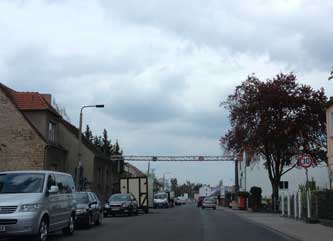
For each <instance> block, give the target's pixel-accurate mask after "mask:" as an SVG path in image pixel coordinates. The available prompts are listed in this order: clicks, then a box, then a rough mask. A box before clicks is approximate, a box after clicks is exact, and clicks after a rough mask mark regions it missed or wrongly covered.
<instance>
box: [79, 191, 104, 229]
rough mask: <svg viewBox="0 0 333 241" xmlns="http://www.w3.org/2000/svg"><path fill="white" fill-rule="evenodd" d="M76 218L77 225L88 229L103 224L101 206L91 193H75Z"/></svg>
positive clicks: (95, 196)
mask: <svg viewBox="0 0 333 241" xmlns="http://www.w3.org/2000/svg"><path fill="white" fill-rule="evenodd" d="M75 199H76V217H77V224H79V225H84V226H86V227H89V226H91V225H94V224H95V225H99V224H101V223H102V222H103V205H102V203H101V201H100V200H99V198H98V197H97V195H96V194H95V193H93V192H77V193H75Z"/></svg>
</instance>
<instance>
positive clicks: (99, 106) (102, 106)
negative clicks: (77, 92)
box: [96, 105, 104, 108]
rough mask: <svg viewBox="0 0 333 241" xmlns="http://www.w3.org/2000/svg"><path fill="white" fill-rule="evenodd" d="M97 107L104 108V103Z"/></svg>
mask: <svg viewBox="0 0 333 241" xmlns="http://www.w3.org/2000/svg"><path fill="white" fill-rule="evenodd" d="M96 108H104V105H96Z"/></svg>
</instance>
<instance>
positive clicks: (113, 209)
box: [111, 207, 120, 211]
mask: <svg viewBox="0 0 333 241" xmlns="http://www.w3.org/2000/svg"><path fill="white" fill-rule="evenodd" d="M111 210H112V211H119V210H120V208H118V207H115V208H111Z"/></svg>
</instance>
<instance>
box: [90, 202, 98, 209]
mask: <svg viewBox="0 0 333 241" xmlns="http://www.w3.org/2000/svg"><path fill="white" fill-rule="evenodd" d="M92 205H97V202H96V201H95V202H92V203H89V208H91V206H92Z"/></svg>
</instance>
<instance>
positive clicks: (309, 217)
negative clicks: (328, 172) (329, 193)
mask: <svg viewBox="0 0 333 241" xmlns="http://www.w3.org/2000/svg"><path fill="white" fill-rule="evenodd" d="M310 195H311V193H310V190H307V192H306V204H307V211H308V219H311V196H310Z"/></svg>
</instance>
